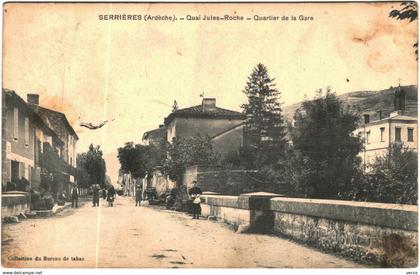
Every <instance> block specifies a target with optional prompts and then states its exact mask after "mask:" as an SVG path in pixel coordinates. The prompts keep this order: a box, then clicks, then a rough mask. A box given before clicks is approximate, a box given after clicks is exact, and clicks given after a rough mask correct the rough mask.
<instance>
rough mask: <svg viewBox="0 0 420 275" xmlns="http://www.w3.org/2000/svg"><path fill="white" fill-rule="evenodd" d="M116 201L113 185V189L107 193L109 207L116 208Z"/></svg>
mask: <svg viewBox="0 0 420 275" xmlns="http://www.w3.org/2000/svg"><path fill="white" fill-rule="evenodd" d="M114 199H115V189H114V186H112V185H111V187H110V188H109V189H108V192H107V201H108V206H111V207H113V206H114Z"/></svg>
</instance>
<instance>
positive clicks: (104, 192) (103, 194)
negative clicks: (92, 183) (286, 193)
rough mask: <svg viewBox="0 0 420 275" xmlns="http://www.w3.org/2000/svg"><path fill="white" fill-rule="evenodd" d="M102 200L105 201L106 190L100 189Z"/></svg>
mask: <svg viewBox="0 0 420 275" xmlns="http://www.w3.org/2000/svg"><path fill="white" fill-rule="evenodd" d="M102 199H103V200H106V189H105V188H104V189H102Z"/></svg>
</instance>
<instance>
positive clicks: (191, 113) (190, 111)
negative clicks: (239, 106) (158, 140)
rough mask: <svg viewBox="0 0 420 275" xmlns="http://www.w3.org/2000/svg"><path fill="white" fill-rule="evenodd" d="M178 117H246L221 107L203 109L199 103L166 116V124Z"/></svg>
mask: <svg viewBox="0 0 420 275" xmlns="http://www.w3.org/2000/svg"><path fill="white" fill-rule="evenodd" d="M176 117H184V118H226V119H245V116H244V115H243V114H242V113H240V112H236V111H231V110H227V109H223V108H219V107H214V108H211V110H203V106H202V105H197V106H192V107H189V108H185V109H179V110H176V111H175V112H172V113H171V114H170V115H169V116H168V117H166V118H165V125H168V124H169V123H170V122H171V121H172V120H173V119H174V118H176Z"/></svg>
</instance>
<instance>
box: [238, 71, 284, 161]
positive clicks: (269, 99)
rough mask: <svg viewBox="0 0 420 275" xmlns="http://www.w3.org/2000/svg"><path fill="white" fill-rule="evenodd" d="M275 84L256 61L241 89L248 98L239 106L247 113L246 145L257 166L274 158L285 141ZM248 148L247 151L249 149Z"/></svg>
mask: <svg viewBox="0 0 420 275" xmlns="http://www.w3.org/2000/svg"><path fill="white" fill-rule="evenodd" d="M275 86H276V85H275V83H274V79H271V78H270V77H269V76H268V72H267V68H266V67H265V66H264V65H263V64H258V65H257V66H256V67H255V68H254V69H253V71H252V73H251V75H250V76H249V77H248V81H247V83H246V86H245V89H244V90H243V92H244V93H245V95H246V96H247V97H248V103H246V104H243V105H242V106H241V107H242V109H243V113H244V114H245V115H246V120H245V126H246V127H245V135H246V139H247V146H249V147H251V148H254V149H256V152H257V155H256V158H255V167H256V168H260V167H261V166H263V165H267V164H271V163H274V162H275V161H277V159H278V158H279V157H280V156H281V155H282V151H283V150H284V148H285V145H286V143H287V142H286V138H285V136H286V131H285V127H284V119H283V116H282V109H281V105H280V103H279V102H278V100H279V97H280V92H279V91H278V90H277V89H276V87H275ZM251 148H250V149H249V150H248V151H252V150H253V149H251Z"/></svg>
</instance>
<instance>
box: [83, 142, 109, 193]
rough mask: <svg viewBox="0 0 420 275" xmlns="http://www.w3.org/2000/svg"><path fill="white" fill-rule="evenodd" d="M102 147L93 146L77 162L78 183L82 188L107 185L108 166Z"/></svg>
mask: <svg viewBox="0 0 420 275" xmlns="http://www.w3.org/2000/svg"><path fill="white" fill-rule="evenodd" d="M102 156H103V153H102V150H101V149H100V146H99V145H97V146H94V145H93V144H91V145H90V146H89V150H88V151H87V152H86V153H82V154H79V155H78V156H77V159H76V161H77V162H78V163H77V166H78V170H77V171H78V173H77V174H78V176H79V177H80V178H78V182H79V185H80V186H81V187H84V188H87V187H90V186H91V185H93V184H98V185H100V186H101V188H103V187H104V185H105V174H106V164H105V160H104V159H103V157H102Z"/></svg>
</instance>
